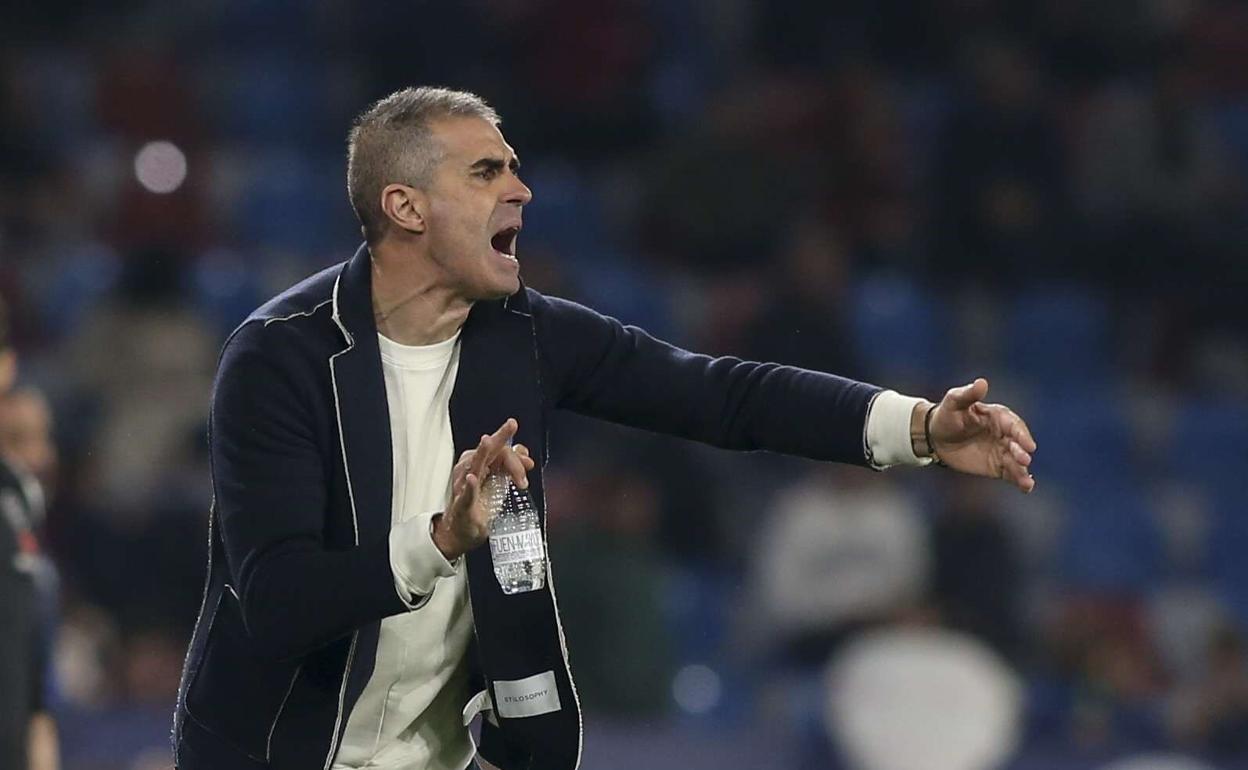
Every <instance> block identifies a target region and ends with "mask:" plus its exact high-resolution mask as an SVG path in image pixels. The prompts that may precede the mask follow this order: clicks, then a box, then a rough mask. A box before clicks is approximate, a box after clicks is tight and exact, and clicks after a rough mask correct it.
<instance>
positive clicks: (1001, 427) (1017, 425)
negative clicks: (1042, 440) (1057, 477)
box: [971, 404, 1036, 452]
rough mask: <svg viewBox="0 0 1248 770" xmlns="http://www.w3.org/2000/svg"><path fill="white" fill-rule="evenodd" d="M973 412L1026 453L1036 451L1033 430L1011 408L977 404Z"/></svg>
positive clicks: (972, 408) (972, 409)
mask: <svg viewBox="0 0 1248 770" xmlns="http://www.w3.org/2000/svg"><path fill="white" fill-rule="evenodd" d="M971 412H972V414H975V415H977V416H980V417H984V418H986V419H988V420H989V421H990V422H991V424H992V426H993V428H994V429H995V431H996V432H997V433H998V434H999V435H1000V436H1001V437H1002V438H1004V439H1007V440H1011V441H1016V442H1018V445H1019V446H1020V447H1022V448H1023V450H1024V451H1026V452H1034V451H1036V440H1035V439H1034V438H1032V436H1031V429H1030V428H1028V427H1027V423H1026V422H1024V421H1023V418H1022V417H1019V416H1018V415H1017V414H1015V413H1014V411H1013V410H1012V409H1010V408H1009V407H1005V406H1002V405H1000V404H975V405H974V406H973V407H971Z"/></svg>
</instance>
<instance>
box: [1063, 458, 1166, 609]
mask: <svg viewBox="0 0 1248 770" xmlns="http://www.w3.org/2000/svg"><path fill="white" fill-rule="evenodd" d="M1134 482H1135V480H1133V479H1130V478H1121V479H1116V480H1109V479H1101V480H1099V481H1096V482H1085V483H1081V484H1075V485H1068V486H1066V487H1065V490H1066V493H1067V494H1066V495H1065V497H1066V503H1067V505H1066V517H1065V522H1064V525H1063V532H1062V539H1061V546H1060V554H1059V560H1058V564H1059V566H1060V569H1061V574H1060V580H1061V582H1062V583H1063V584H1065V585H1067V586H1070V587H1072V588H1075V589H1080V590H1086V591H1093V592H1098V593H1110V594H1142V593H1144V592H1145V591H1146V590H1147V588H1148V586H1149V585H1151V584H1152V583H1154V582H1155V581H1156V580H1158V579H1159V576H1160V575H1161V573H1162V565H1163V561H1164V557H1163V547H1162V538H1161V534H1160V533H1159V532H1158V531H1157V527H1156V523H1155V520H1154V518H1153V516H1152V511H1151V509H1150V508H1149V507H1148V504H1147V501H1146V500H1145V498H1144V497H1143V495H1142V493H1141V492H1139V491H1138V489H1137V488H1136V487H1135V484H1134Z"/></svg>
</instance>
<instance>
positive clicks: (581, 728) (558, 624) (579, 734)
mask: <svg viewBox="0 0 1248 770" xmlns="http://www.w3.org/2000/svg"><path fill="white" fill-rule="evenodd" d="M543 492H545V490H543ZM543 497H545V494H543ZM543 503H545V500H543ZM542 507H543V509H544V508H545V505H544V504H543V506H542ZM542 540H543V543H542V544H543V545H544V546H546V585H547V587H548V588H550V603H551V605H553V606H554V608H555V628H556V629H558V631H559V648H560V652H562V653H563V668H564V670H565V671H567V672H568V686H570V687H571V688H572V700H574V701H576V764H574V765H572V770H577V768H579V767H580V766H581V755H582V754H583V753H584V751H585V714H584V713H583V712H582V711H581V696H580V694H579V693H577V691H576V681H575V680H574V679H573V678H572V662H571V661H570V660H568V640H567V638H566V637H565V636H564V635H563V620H561V619H560V617H559V601H558V600H557V599H556V598H555V572H554V570H553V569H551V566H552V565H551V561H550V545H549V543H548V542H546V541H547V540H548V538H547V536H546V530H544V529H543V530H542Z"/></svg>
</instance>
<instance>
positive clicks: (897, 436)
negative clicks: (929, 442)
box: [864, 390, 932, 470]
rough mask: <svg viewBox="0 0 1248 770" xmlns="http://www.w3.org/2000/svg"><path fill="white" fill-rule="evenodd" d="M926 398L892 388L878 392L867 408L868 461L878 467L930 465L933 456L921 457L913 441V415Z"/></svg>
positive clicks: (878, 468)
mask: <svg viewBox="0 0 1248 770" xmlns="http://www.w3.org/2000/svg"><path fill="white" fill-rule="evenodd" d="M922 402H923V399H921V398H912V397H910V396H903V395H901V394H900V393H898V392H896V391H893V390H884V391H880V393H878V394H876V397H875V399H874V400H872V402H871V405H870V406H869V407H868V409H867V424H866V427H865V429H864V433H865V438H866V440H865V443H866V449H867V463H868V464H869V465H870V466H871V467H872V468H875V469H876V470H883V469H884V468H888V467H889V466H893V465H916V466H918V465H930V464H931V462H932V458H930V457H919V456H918V455H916V454H915V453H914V445H913V444H912V443H911V441H910V416H911V414H912V413H913V412H914V407H915V406H917V405H918V404H921V403H922Z"/></svg>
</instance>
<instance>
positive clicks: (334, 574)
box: [209, 323, 406, 658]
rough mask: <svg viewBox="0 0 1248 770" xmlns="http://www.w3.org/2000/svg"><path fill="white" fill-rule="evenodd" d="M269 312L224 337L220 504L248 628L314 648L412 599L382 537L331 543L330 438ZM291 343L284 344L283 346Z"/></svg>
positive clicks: (262, 645) (215, 423)
mask: <svg viewBox="0 0 1248 770" xmlns="http://www.w3.org/2000/svg"><path fill="white" fill-rule="evenodd" d="M269 334H271V333H270V332H268V331H266V330H265V329H264V327H263V325H262V324H259V323H252V324H249V325H248V326H245V327H243V328H242V329H240V330H239V332H238V333H237V334H235V336H234V337H233V338H232V339H231V341H230V342H229V343H227V345H226V349H225V351H224V353H223V354H222V358H221V364H220V367H219V369H218V373H217V381H216V385H215V388H214V391H213V402H212V414H211V419H210V434H209V435H210V446H211V458H212V478H213V491H214V494H215V498H216V502H215V511H216V516H217V520H218V522H219V526H220V532H221V539H222V542H223V544H224V546H225V554H226V562H227V567H228V570H229V577H228V582H230V583H231V585H232V586H233V588H234V589H235V592H236V594H237V596H238V598H239V603H240V606H241V610H242V615H243V620H244V623H245V625H246V628H247V633H248V636H249V637H250V638H251V639H252V641H253V642H254V643H255V646H256V649H257V650H259V651H260V652H261V654H264V655H268V656H270V657H274V658H287V657H292V656H298V655H302V654H305V653H307V652H310V651H311V650H313V649H315V648H317V647H319V646H321V645H324V644H326V643H328V642H330V641H333V640H334V639H337V638H340V637H342V636H344V635H346V634H349V633H350V632H352V631H354V630H355V629H356V628H359V627H360V626H362V625H365V624H366V623H369V622H372V621H375V620H378V619H380V618H383V617H386V616H389V615H394V614H397V613H399V612H403V611H405V610H406V608H405V606H404V605H403V604H402V602H401V601H400V599H399V596H398V594H397V593H396V591H395V584H394V575H393V574H392V572H391V570H390V558H389V543H388V541H387V540H386V539H384V538H383V539H381V540H378V541H377V542H369V543H360V544H359V545H358V546H357V547H354V548H349V549H346V550H330V549H328V548H327V547H326V546H325V543H324V537H323V530H324V528H325V517H326V511H327V505H328V491H327V488H328V479H327V475H328V474H329V473H330V472H331V471H330V469H329V468H327V462H326V459H325V453H324V452H325V450H324V449H322V448H321V447H319V446H318V443H317V440H316V429H315V425H316V422H315V420H314V419H313V412H312V407H311V406H310V404H309V397H308V394H307V389H308V388H309V384H308V383H306V382H304V383H302V385H303V387H302V388H300V382H298V379H299V376H298V374H297V371H296V370H292V369H291V368H290V367H288V366H282V365H281V364H280V363H279V362H280V360H281V359H280V358H279V357H278V356H277V355H275V354H274V352H273V351H275V350H280V349H281V345H280V344H275V342H274V339H273V338H272V337H269V336H266V335H269ZM287 355H288V354H287Z"/></svg>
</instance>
